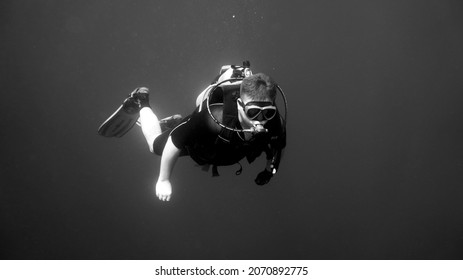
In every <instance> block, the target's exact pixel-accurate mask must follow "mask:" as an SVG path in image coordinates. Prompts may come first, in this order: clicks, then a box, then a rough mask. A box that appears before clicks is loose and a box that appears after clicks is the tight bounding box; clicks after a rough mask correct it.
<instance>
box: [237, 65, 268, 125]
mask: <svg viewBox="0 0 463 280" xmlns="http://www.w3.org/2000/svg"><path fill="white" fill-rule="evenodd" d="M275 98H276V84H275V82H274V81H273V80H272V79H271V78H270V77H269V76H267V75H265V74H262V73H259V74H255V75H252V76H249V77H246V78H244V79H243V82H242V83H241V88H240V98H238V100H237V103H238V114H239V118H240V121H241V123H242V124H243V125H244V126H246V127H248V128H253V129H255V130H256V132H264V131H266V130H265V129H264V125H265V124H266V123H267V122H268V121H269V120H271V119H272V118H274V117H275V115H276V113H277V109H276V106H275Z"/></svg>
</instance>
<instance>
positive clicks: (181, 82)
mask: <svg viewBox="0 0 463 280" xmlns="http://www.w3.org/2000/svg"><path fill="white" fill-rule="evenodd" d="M0 11H1V12H0V15H1V16H0V26H1V43H0V50H1V65H2V67H1V68H0V71H1V73H0V74H1V75H0V83H1V89H2V112H3V115H2V117H1V118H0V125H1V128H2V133H1V135H2V136H1V138H2V140H3V141H2V143H3V145H2V146H1V160H0V162H1V169H0V172H1V183H0V185H1V186H0V237H1V238H0V248H1V250H0V257H1V258H2V259H461V258H462V257H463V204H462V198H463V102H462V101H463V52H462V50H463V36H462V34H463V4H462V2H461V1H450V0H424V1H423V0H421V1H419V0H404V1H386V0H373V1H371V0H370V1H367V0H353V1H340V0H333V1H322V0H315V1H264V0H254V1H252V0H244V1H223V0H220V1H218V0H215V1H212V0H207V1H198V0H196V1H194V0H193V1H166V0H157V1H123V0H111V1H109V0H100V1H76V0H72V1H70V0H61V1H57V0H44V1H27V0H15V1H12V0H5V1H2V3H1V4H0ZM244 60H250V61H251V68H252V69H253V71H254V73H257V72H264V73H266V74H268V75H270V76H272V77H273V78H274V79H275V80H276V81H277V82H278V83H279V85H280V86H281V87H282V88H283V90H284V91H285V93H286V96H287V98H288V102H289V112H288V114H289V117H288V127H287V129H288V145H287V148H286V150H285V154H284V158H283V160H282V163H281V166H280V170H279V173H278V174H277V175H276V176H275V177H274V178H273V179H272V180H271V182H270V183H269V184H268V185H266V186H257V185H255V184H254V178H255V176H256V175H257V173H258V172H260V171H261V170H262V169H263V167H264V159H263V158H261V159H259V160H258V161H257V162H256V163H254V164H252V165H249V164H248V163H247V162H245V161H243V168H244V169H243V173H242V174H241V175H240V176H236V175H235V174H234V173H235V171H236V169H238V166H237V165H235V166H230V167H222V168H219V171H220V173H221V176H220V177H214V178H213V177H211V173H207V172H203V171H201V168H199V167H197V166H196V165H195V163H194V162H193V161H192V160H191V159H190V158H181V159H179V160H178V162H177V165H176V168H175V170H174V174H173V179H172V183H173V186H174V194H173V198H172V200H171V201H170V202H169V203H165V202H161V201H159V200H158V199H157V198H156V197H155V196H154V192H153V187H154V183H155V181H156V178H157V175H158V170H159V160H160V158H159V157H157V156H155V155H152V154H150V153H149V150H148V148H147V145H146V143H145V140H144V138H143V135H142V133H141V130H140V129H139V128H137V127H135V128H134V129H133V130H131V131H130V132H129V133H128V134H127V135H125V136H124V137H123V138H119V139H112V138H103V137H101V136H99V135H98V134H97V128H98V126H99V125H100V124H101V123H102V122H103V121H104V120H105V119H106V118H107V117H108V116H109V115H110V114H111V113H112V112H113V111H114V110H115V109H116V108H117V107H118V106H119V105H120V103H121V102H122V101H123V100H124V99H125V97H126V96H127V94H129V93H130V92H131V91H132V90H133V89H134V88H135V87H138V86H146V87H149V88H150V90H151V91H150V92H151V97H150V99H151V105H152V108H153V109H154V111H155V112H156V113H157V114H158V116H159V117H166V116H169V115H172V114H176V113H180V114H182V115H188V114H189V113H191V112H192V111H193V110H194V102H195V99H196V96H197V94H198V93H199V92H200V91H201V90H203V89H204V88H205V87H206V86H207V85H208V84H209V83H210V81H212V79H213V78H214V77H215V76H216V75H217V74H218V71H219V69H220V67H221V66H222V65H225V64H241V63H242V61H244Z"/></svg>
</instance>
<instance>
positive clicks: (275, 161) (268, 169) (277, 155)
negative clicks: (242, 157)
mask: <svg viewBox="0 0 463 280" xmlns="http://www.w3.org/2000/svg"><path fill="white" fill-rule="evenodd" d="M265 153H266V155H267V162H266V165H265V169H264V171H262V172H260V173H259V174H257V177H256V179H255V182H256V184H258V185H265V184H267V183H268V182H270V179H271V178H272V177H273V175H275V174H276V173H277V170H278V166H279V165H280V159H281V153H282V150H281V149H276V148H272V147H268V149H267V150H266V151H265Z"/></svg>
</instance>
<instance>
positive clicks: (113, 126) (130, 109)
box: [98, 96, 140, 137]
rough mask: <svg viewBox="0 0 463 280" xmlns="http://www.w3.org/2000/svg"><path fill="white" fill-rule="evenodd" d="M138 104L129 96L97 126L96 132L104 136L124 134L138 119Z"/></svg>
mask: <svg viewBox="0 0 463 280" xmlns="http://www.w3.org/2000/svg"><path fill="white" fill-rule="evenodd" d="M139 112H140V105H139V103H138V102H137V100H136V99H135V98H134V97H132V96H129V97H128V98H127V99H126V100H125V101H124V102H123V103H122V105H121V106H120V107H119V108H118V109H117V110H116V111H115V112H114V113H113V114H112V115H111V116H110V117H109V118H108V119H107V120H106V121H104V122H103V124H101V126H100V127H99V128H98V134H100V135H101V136H105V137H122V136H124V135H125V134H126V133H127V132H128V131H129V130H130V129H132V127H133V126H134V125H135V123H136V122H137V120H138V117H139V114H138V113H139Z"/></svg>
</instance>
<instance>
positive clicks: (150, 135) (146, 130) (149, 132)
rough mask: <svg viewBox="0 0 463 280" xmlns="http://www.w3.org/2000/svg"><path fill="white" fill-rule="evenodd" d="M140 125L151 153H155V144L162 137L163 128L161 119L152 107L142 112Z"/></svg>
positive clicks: (142, 109) (145, 108) (144, 108)
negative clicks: (160, 123) (160, 122)
mask: <svg viewBox="0 0 463 280" xmlns="http://www.w3.org/2000/svg"><path fill="white" fill-rule="evenodd" d="M140 125H141V130H142V131H143V135H144V136H145V139H146V142H147V143H148V147H149V149H150V151H151V152H153V142H154V140H155V139H156V138H157V137H158V136H159V135H161V133H162V131H161V126H160V125H159V119H158V117H157V116H156V115H155V114H154V112H153V110H151V108H150V107H143V108H141V110H140Z"/></svg>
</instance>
